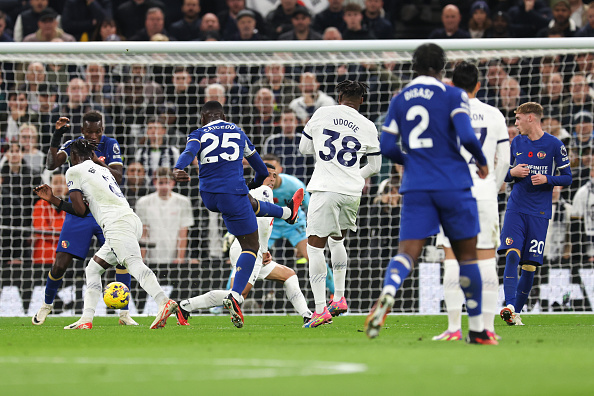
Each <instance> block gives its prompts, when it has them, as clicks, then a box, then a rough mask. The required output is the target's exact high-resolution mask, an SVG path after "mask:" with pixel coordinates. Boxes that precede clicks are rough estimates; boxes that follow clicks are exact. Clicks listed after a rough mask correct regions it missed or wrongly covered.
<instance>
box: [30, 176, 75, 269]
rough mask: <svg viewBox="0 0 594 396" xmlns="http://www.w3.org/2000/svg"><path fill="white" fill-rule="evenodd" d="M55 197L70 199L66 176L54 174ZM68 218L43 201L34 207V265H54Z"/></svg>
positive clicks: (39, 201)
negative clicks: (63, 228)
mask: <svg viewBox="0 0 594 396" xmlns="http://www.w3.org/2000/svg"><path fill="white" fill-rule="evenodd" d="M50 186H51V187H52V191H53V193H54V195H55V196H56V197H58V198H61V199H67V198H68V186H67V185H66V176H64V175H63V174H61V173H54V174H52V176H51V179H50ZM65 218H66V212H64V211H59V210H58V209H57V208H56V207H55V206H53V205H52V204H50V203H49V202H47V201H44V200H43V199H39V200H37V202H36V203H35V205H34V206H33V228H34V231H33V264H53V263H54V260H55V258H56V246H58V241H59V239H60V231H61V230H62V225H63V224H64V219H65Z"/></svg>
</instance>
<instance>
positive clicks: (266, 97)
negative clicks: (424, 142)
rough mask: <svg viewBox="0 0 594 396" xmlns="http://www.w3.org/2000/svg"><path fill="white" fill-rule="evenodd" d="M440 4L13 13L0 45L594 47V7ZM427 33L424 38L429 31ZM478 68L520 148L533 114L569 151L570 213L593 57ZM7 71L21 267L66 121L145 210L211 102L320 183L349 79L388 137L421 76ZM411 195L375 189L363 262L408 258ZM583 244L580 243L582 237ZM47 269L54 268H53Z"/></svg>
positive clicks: (367, 194) (393, 67) (43, 4)
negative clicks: (115, 158) (462, 43)
mask: <svg viewBox="0 0 594 396" xmlns="http://www.w3.org/2000/svg"><path fill="white" fill-rule="evenodd" d="M437 3H440V2H434V1H424V2H421V3H420V4H417V3H413V2H410V1H404V2H393V1H386V2H383V1H381V0H364V1H354V2H348V1H347V0H329V1H314V0H303V1H301V0H299V1H296V0H281V1H280V2H279V1H264V0H262V1H249V0H246V1H243V0H227V1H225V2H223V1H207V0H201V1H198V0H185V1H167V2H160V1H158V0H144V1H143V0H128V1H117V0H113V1H109V0H87V1H83V0H65V1H64V0H62V1H49V2H48V0H30V1H29V2H2V3H0V9H1V10H2V12H1V13H0V37H1V39H2V40H3V41H13V40H14V41H77V40H78V41H91V40H264V39H281V40H295V39H364V38H369V39H374V38H382V39H383V38H385V39H388V38H400V37H407V38H408V37H423V38H425V37H431V38H445V37H455V38H462V37H468V38H479V37H534V36H536V35H539V36H551V37H553V36H555V37H556V36H571V35H576V36H579V35H589V36H591V35H592V32H594V28H593V27H594V7H590V8H589V9H588V6H587V5H584V4H583V3H582V2H581V1H579V0H578V1H574V0H571V1H568V0H553V3H552V4H550V5H548V4H546V3H545V2H543V1H542V0H537V1H536V2H534V1H530V0H528V1H524V2H522V1H519V2H517V3H516V2H513V1H491V2H484V1H475V2H473V3H472V2H454V3H451V4H447V2H441V3H440V4H437ZM421 25H422V26H424V27H425V30H426V31H423V32H421V31H420V28H419V26H421ZM408 28H410V29H408ZM429 28H430V29H429ZM407 29H408V30H407ZM407 32H408V33H407ZM479 69H480V71H481V73H482V81H481V83H482V88H481V90H480V91H479V93H478V95H477V97H478V98H479V99H480V100H482V101H484V102H485V103H488V104H491V105H493V106H495V107H497V108H499V109H500V110H501V112H502V113H503V114H504V116H505V117H506V119H507V122H508V125H510V128H509V133H510V139H511V138H513V137H514V135H515V134H516V133H517V131H516V129H515V127H514V126H513V123H514V118H515V115H514V110H515V109H516V108H517V106H518V105H519V104H521V103H523V102H525V101H528V100H533V101H535V102H538V103H541V104H542V105H543V107H544V108H545V119H544V126H545V127H544V129H545V130H546V131H548V132H550V133H552V134H554V135H556V136H557V137H559V138H560V139H561V140H562V141H564V143H566V144H567V145H568V147H569V148H570V150H571V158H572V172H573V174H574V183H573V185H572V186H571V188H569V189H565V190H563V191H561V192H560V194H559V195H560V199H561V200H562V202H565V203H571V202H572V199H573V196H574V195H575V193H576V192H577V190H578V189H579V187H581V186H582V185H584V184H585V183H586V182H588V181H589V180H590V163H591V146H592V143H593V139H592V131H593V129H594V102H593V97H594V74H593V73H594V54H593V53H580V54H577V55H571V54H568V55H564V56H544V57H526V58H509V57H506V58H502V59H498V60H491V61H488V62H486V61H485V62H480V64H479ZM450 70H451V67H450ZM2 72H3V73H2V75H1V76H0V77H1V79H2V83H1V84H0V138H1V155H0V171H1V173H2V182H1V184H2V230H1V231H2V244H3V249H2V255H3V257H2V259H3V261H4V262H11V263H19V262H23V259H24V260H25V261H26V260H29V259H30V257H31V254H32V251H33V250H34V249H32V246H33V245H32V243H34V242H32V240H31V237H30V235H31V233H30V231H28V230H30V228H31V227H32V226H36V227H37V226H38V225H39V224H40V223H39V222H37V223H36V218H35V213H36V211H35V209H34V207H33V204H34V203H35V201H34V198H33V194H32V193H31V188H32V186H35V185H37V184H38V183H40V182H41V180H42V178H43V179H44V180H46V181H49V180H48V179H47V175H44V168H45V156H46V153H47V150H48V148H49V144H50V139H51V136H52V132H53V130H54V125H55V123H56V121H57V120H58V118H59V117H60V116H65V117H69V119H70V123H71V125H72V130H71V134H70V135H69V136H67V138H72V137H74V136H79V135H80V127H81V119H82V116H83V115H84V114H85V113H86V112H88V111H90V110H98V111H100V112H102V113H103V115H104V117H105V132H104V134H105V135H106V136H108V137H114V138H116V139H117V141H118V142H119V144H120V147H121V150H122V157H123V158H124V165H125V167H124V169H125V180H124V184H123V186H122V188H123V190H124V192H126V195H127V196H128V199H130V200H131V202H132V203H133V204H134V202H135V201H136V200H137V199H138V198H140V197H142V196H144V195H147V194H148V193H150V192H152V191H154V187H155V186H153V181H154V179H153V176H154V175H155V173H156V172H157V169H158V168H160V167H165V168H169V169H171V168H172V167H173V165H174V164H175V161H176V160H177V157H178V156H179V152H180V150H181V151H183V147H184V145H185V139H186V136H187V135H188V133H189V132H190V131H192V130H193V129H195V128H196V127H197V126H198V123H199V120H198V114H199V109H200V107H201V105H202V104H204V103H206V102H207V101H209V100H217V101H219V102H221V103H222V104H223V105H224V108H225V113H226V115H227V119H228V120H230V121H232V122H234V123H236V124H237V125H239V126H240V127H241V128H242V129H244V130H245V132H246V133H247V135H248V136H249V138H250V139H251V140H252V141H253V143H254V144H255V146H256V148H257V149H258V151H259V152H260V153H262V154H267V153H271V154H275V155H277V156H278V157H279V158H280V159H281V162H282V165H283V167H284V172H285V173H288V174H291V175H294V176H296V177H298V178H300V179H301V180H303V181H304V182H306V183H307V181H308V180H309V177H310V175H311V172H312V169H313V159H311V158H306V157H304V156H302V155H301V154H300V153H299V152H298V146H299V139H300V134H301V130H302V128H303V126H304V125H305V123H306V122H307V120H308V119H309V117H311V115H312V114H313V112H314V111H315V110H316V109H317V108H319V107H321V106H325V105H330V104H335V103H336V102H335V87H336V84H337V83H339V82H340V81H343V80H345V79H351V80H357V81H364V82H366V83H367V84H368V85H369V87H370V88H369V94H368V96H367V97H366V100H365V102H364V103H363V105H362V107H361V109H360V111H361V113H362V114H363V115H365V116H366V117H367V118H369V119H371V120H372V121H374V122H376V123H377V124H378V125H381V123H382V120H383V117H385V113H386V111H387V108H388V104H389V100H390V98H391V97H392V95H393V94H394V93H396V92H398V91H399V90H400V89H401V88H402V86H403V84H405V83H407V82H408V81H410V79H411V77H412V75H411V71H410V64H409V63H403V64H396V63H393V62H384V63H381V64H373V63H355V62H354V63H350V64H324V65H313V66H308V65H303V64H287V63H285V62H280V61H279V63H274V64H267V65H265V66H261V67H258V66H244V65H240V64H237V65H232V64H228V65H218V66H213V65H198V66H187V65H186V66H178V67H173V66H160V65H140V64H139V65H132V66H124V65H121V64H113V65H105V64H98V63H89V64H86V65H85V66H75V65H63V64H49V63H48V64H45V63H43V62H41V61H39V62H30V63H26V64H22V63H18V64H17V63H8V62H5V63H4V64H2ZM446 76H447V74H446ZM65 140H66V138H65V139H64V141H65ZM380 182H382V183H380ZM399 182H400V171H399V170H398V168H394V169H391V168H390V167H389V165H387V164H386V165H385V166H384V168H383V172H382V174H381V176H380V177H379V178H377V179H374V180H372V181H371V182H370V183H369V186H368V188H366V189H365V190H364V196H363V198H362V204H361V208H362V209H361V210H362V212H361V216H360V218H361V219H362V220H361V221H362V224H361V227H360V232H359V236H358V239H359V241H360V240H366V241H367V242H366V244H365V246H362V245H360V242H357V241H355V242H353V243H356V244H357V248H359V249H360V251H365V250H366V249H368V250H372V249H377V248H378V247H380V248H382V249H381V251H382V255H385V256H386V257H388V256H390V255H391V254H393V253H394V252H393V249H394V248H395V246H396V244H395V243H391V242H390V238H387V237H392V238H395V237H397V235H398V222H399V216H398V213H399V198H398V193H397V188H398V186H399ZM196 190H197V188H196V187H195V186H192V185H189V186H188V185H178V186H176V187H175V191H177V192H180V193H182V194H183V195H186V196H189V197H190V199H192V201H193V202H194V203H195V202H196V200H198V199H199V198H198V193H197V191H196ZM505 200H506V194H505V193H502V196H501V201H502V211H503V209H504V207H505ZM192 207H193V208H195V209H194V217H195V219H196V222H195V224H194V226H193V227H191V228H190V232H189V238H190V243H189V247H190V248H191V249H190V250H192V249H194V250H200V253H196V254H197V255H196V256H192V257H190V258H191V259H197V258H199V257H202V255H204V254H208V253H204V252H205V251H208V249H207V248H206V247H205V246H206V245H205V244H206V242H205V241H208V240H209V237H208V233H209V231H210V232H211V233H212V227H210V228H209V224H212V219H210V220H209V218H208V214H206V213H200V211H201V209H199V208H200V207H201V205H199V204H193V205H192ZM39 213H41V212H39ZM59 221H60V219H52V224H51V225H48V226H47V227H49V228H47V229H46V230H48V231H51V230H54V231H56V230H59V225H57V224H58V223H59ZM56 222H58V223H56ZM36 224H37V225H36ZM52 227H53V228H52ZM199 235H200V236H199ZM572 235H573V236H572V237H573V238H578V239H579V238H581V236H580V234H579V233H578V234H572ZM211 240H212V238H211ZM192 241H194V242H192ZM563 242H565V239H564V238H563V239H562V241H561V243H563ZM197 244H199V245H200V246H197ZM12 245H15V246H12ZM552 245H553V244H551V246H552ZM197 247H199V248H200V249H195V248H197ZM34 260H35V262H39V263H51V254H49V256H48V257H37V258H34Z"/></svg>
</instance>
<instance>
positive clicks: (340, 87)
mask: <svg viewBox="0 0 594 396" xmlns="http://www.w3.org/2000/svg"><path fill="white" fill-rule="evenodd" d="M368 89H369V85H367V84H365V83H364V82H360V81H352V80H344V81H341V82H339V83H338V84H337V85H336V92H338V95H342V96H344V97H347V98H355V99H359V98H362V97H364V96H365V94H366V93H367V90H368Z"/></svg>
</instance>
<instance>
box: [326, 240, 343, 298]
mask: <svg viewBox="0 0 594 396" xmlns="http://www.w3.org/2000/svg"><path fill="white" fill-rule="evenodd" d="M343 242H344V239H341V240H340V241H336V240H334V239H332V238H328V247H329V248H330V261H331V262H332V274H333V275H334V298H333V300H334V301H338V300H340V299H341V298H342V297H344V291H345V289H346V272H347V260H348V257H347V251H346V248H345V247H344V243H343Z"/></svg>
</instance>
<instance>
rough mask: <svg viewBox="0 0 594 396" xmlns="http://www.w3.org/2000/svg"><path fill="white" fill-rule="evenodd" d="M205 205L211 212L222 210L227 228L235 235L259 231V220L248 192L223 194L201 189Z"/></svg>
mask: <svg viewBox="0 0 594 396" xmlns="http://www.w3.org/2000/svg"><path fill="white" fill-rule="evenodd" d="M200 196H201V197H202V202H204V206H206V208H207V209H208V210H210V211H211V212H220V213H221V214H222V215H223V221H224V222H225V225H226V226H227V230H228V231H229V232H230V233H231V234H233V235H235V236H240V235H248V234H251V233H253V232H255V231H258V220H257V219H256V214H255V213H254V209H253V208H252V203H251V202H250V199H249V198H248V196H247V194H244V195H237V194H223V193H209V192H205V191H200Z"/></svg>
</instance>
